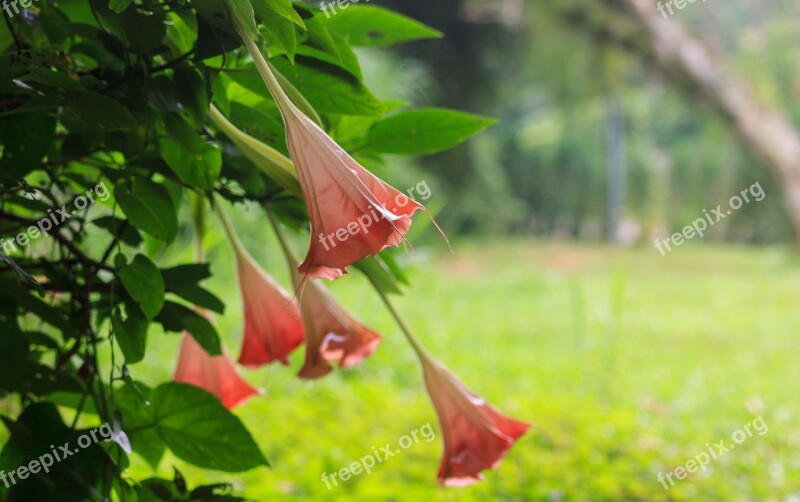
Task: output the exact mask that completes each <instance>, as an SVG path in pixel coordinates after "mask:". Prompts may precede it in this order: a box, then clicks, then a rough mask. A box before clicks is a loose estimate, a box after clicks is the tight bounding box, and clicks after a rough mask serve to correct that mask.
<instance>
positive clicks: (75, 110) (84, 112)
mask: <svg viewBox="0 0 800 502" xmlns="http://www.w3.org/2000/svg"><path fill="white" fill-rule="evenodd" d="M65 104H68V105H69V106H68V107H66V108H65V113H69V114H71V115H72V116H71V117H70V118H71V119H72V120H77V121H80V122H81V123H83V124H86V125H87V126H91V127H93V128H96V129H100V130H104V131H129V130H131V129H133V128H135V127H136V120H135V119H134V118H133V115H131V112H130V111H128V109H127V108H125V107H124V106H122V105H121V104H120V103H119V102H118V101H115V100H113V99H111V98H109V97H107V96H103V95H102V94H98V93H96V92H88V91H70V92H68V93H67V98H66V103H65Z"/></svg>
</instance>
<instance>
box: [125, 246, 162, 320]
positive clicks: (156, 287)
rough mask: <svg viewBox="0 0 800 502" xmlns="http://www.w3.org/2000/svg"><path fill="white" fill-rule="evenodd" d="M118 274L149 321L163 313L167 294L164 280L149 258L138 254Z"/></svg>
mask: <svg viewBox="0 0 800 502" xmlns="http://www.w3.org/2000/svg"><path fill="white" fill-rule="evenodd" d="M120 256H121V255H120ZM117 273H118V274H119V278H120V280H121V281H122V285H123V286H125V290H126V291H127V292H128V294H130V295H131V298H133V299H134V301H136V303H137V304H138V305H139V306H140V307H141V308H142V312H144V314H145V315H146V316H147V318H148V319H153V318H154V317H155V316H157V315H158V313H159V312H161V308H162V307H163V306H164V294H165V293H166V288H165V286H164V278H163V277H162V276H161V272H160V271H159V270H158V267H156V266H155V264H154V263H153V262H152V261H150V259H149V258H147V257H146V256H144V255H142V254H137V255H136V257H135V258H134V259H133V261H132V262H131V263H130V264H128V265H124V266H122V267H120V268H119V270H118V272H117Z"/></svg>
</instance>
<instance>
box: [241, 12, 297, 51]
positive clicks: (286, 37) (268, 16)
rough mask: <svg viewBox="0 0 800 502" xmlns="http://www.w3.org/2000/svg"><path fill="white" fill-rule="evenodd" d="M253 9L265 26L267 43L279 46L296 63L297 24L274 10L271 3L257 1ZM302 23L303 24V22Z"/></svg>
mask: <svg viewBox="0 0 800 502" xmlns="http://www.w3.org/2000/svg"><path fill="white" fill-rule="evenodd" d="M253 8H254V9H255V11H256V14H258V17H259V18H260V19H261V24H262V25H263V26H264V38H265V39H266V40H267V42H268V43H269V42H272V43H274V44H277V45H278V47H280V48H281V49H283V51H284V52H285V53H286V55H287V56H289V59H290V60H292V61H294V53H295V50H296V48H297V32H296V30H295V23H294V22H292V20H290V19H289V18H287V17H284V16H282V15H280V14H279V13H277V12H276V11H275V10H273V9H272V7H271V2H266V1H257V2H256V3H254V4H253ZM290 8H291V7H290ZM292 12H294V9H292ZM296 14H297V13H296V12H295V15H296ZM300 22H301V23H302V20H301V21H300Z"/></svg>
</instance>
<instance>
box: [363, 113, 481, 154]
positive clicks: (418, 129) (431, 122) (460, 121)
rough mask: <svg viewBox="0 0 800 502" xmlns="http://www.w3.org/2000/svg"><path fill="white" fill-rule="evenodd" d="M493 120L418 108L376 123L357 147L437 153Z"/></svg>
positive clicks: (407, 152) (389, 151)
mask: <svg viewBox="0 0 800 502" xmlns="http://www.w3.org/2000/svg"><path fill="white" fill-rule="evenodd" d="M495 123H496V121H495V120H494V119H491V118H488V117H481V116H479V115H472V114H469V113H463V112H457V111H453V110H445V109H442V108H419V109H416V110H410V111H405V112H400V113H398V114H396V115H392V116H391V117H388V118H386V119H383V120H381V121H379V122H377V123H376V124H375V125H374V126H373V127H372V129H370V131H369V132H368V133H367V135H366V136H365V138H364V142H363V144H362V145H360V146H361V148H360V149H363V148H368V149H370V150H373V151H376V152H380V153H397V154H403V155H424V154H430V153H436V152H440V151H443V150H447V149H449V148H452V147H454V146H456V145H458V144H459V143H462V142H464V141H466V140H467V139H469V138H470V137H471V136H474V135H475V134H477V133H479V132H480V131H482V130H483V129H485V128H487V127H489V126H490V125H492V124H495Z"/></svg>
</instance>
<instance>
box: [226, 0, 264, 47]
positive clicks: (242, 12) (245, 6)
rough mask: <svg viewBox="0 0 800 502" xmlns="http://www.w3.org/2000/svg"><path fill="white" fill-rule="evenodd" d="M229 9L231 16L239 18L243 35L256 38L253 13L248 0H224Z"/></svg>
mask: <svg viewBox="0 0 800 502" xmlns="http://www.w3.org/2000/svg"><path fill="white" fill-rule="evenodd" d="M225 1H226V3H227V5H228V6H229V7H230V9H231V16H233V17H234V18H235V19H238V20H239V24H240V25H241V26H242V28H243V29H244V31H245V33H244V34H245V35H247V36H249V37H250V38H252V39H257V38H258V28H257V27H256V18H255V13H254V12H253V5H252V4H251V3H250V0H225Z"/></svg>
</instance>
